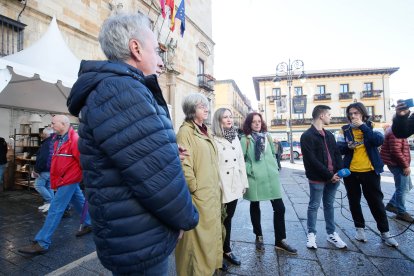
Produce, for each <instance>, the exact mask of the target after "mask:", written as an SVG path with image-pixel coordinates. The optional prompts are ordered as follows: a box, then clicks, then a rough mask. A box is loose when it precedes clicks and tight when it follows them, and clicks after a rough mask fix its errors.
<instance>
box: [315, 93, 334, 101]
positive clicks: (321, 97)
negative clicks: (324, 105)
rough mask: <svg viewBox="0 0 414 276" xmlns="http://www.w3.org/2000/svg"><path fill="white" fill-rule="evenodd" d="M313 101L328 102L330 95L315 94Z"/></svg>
mask: <svg viewBox="0 0 414 276" xmlns="http://www.w3.org/2000/svg"><path fill="white" fill-rule="evenodd" d="M313 100H314V101H330V100H331V93H324V94H315V95H313Z"/></svg>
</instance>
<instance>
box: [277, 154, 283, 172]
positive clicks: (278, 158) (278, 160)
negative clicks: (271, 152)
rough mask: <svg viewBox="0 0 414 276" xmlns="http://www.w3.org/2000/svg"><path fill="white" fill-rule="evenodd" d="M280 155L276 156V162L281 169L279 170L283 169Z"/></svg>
mask: <svg viewBox="0 0 414 276" xmlns="http://www.w3.org/2000/svg"><path fill="white" fill-rule="evenodd" d="M280 158H281V156H280V154H276V161H277V166H278V167H279V170H280V169H281V168H282V165H281V164H280Z"/></svg>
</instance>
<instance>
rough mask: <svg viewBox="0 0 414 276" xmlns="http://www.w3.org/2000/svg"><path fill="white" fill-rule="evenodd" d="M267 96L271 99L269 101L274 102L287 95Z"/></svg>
mask: <svg viewBox="0 0 414 276" xmlns="http://www.w3.org/2000/svg"><path fill="white" fill-rule="evenodd" d="M266 98H268V99H269V102H271V103H273V102H274V101H277V100H280V99H281V98H286V95H280V96H267V97H266Z"/></svg>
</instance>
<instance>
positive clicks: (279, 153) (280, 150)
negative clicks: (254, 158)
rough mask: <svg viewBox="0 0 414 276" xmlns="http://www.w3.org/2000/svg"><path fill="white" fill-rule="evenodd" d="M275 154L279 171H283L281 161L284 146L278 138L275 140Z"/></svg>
mask: <svg viewBox="0 0 414 276" xmlns="http://www.w3.org/2000/svg"><path fill="white" fill-rule="evenodd" d="M273 143H274V146H275V152H276V161H277V166H278V169H279V171H280V170H281V169H282V165H281V164H280V159H282V154H283V146H282V143H281V142H280V141H279V140H278V139H277V138H276V139H275V140H274V142H273Z"/></svg>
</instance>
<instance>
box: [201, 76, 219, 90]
mask: <svg viewBox="0 0 414 276" xmlns="http://www.w3.org/2000/svg"><path fill="white" fill-rule="evenodd" d="M197 78H198V86H199V87H201V88H203V89H205V90H207V91H214V81H215V79H214V78H213V77H212V76H211V75H208V74H198V75H197Z"/></svg>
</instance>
